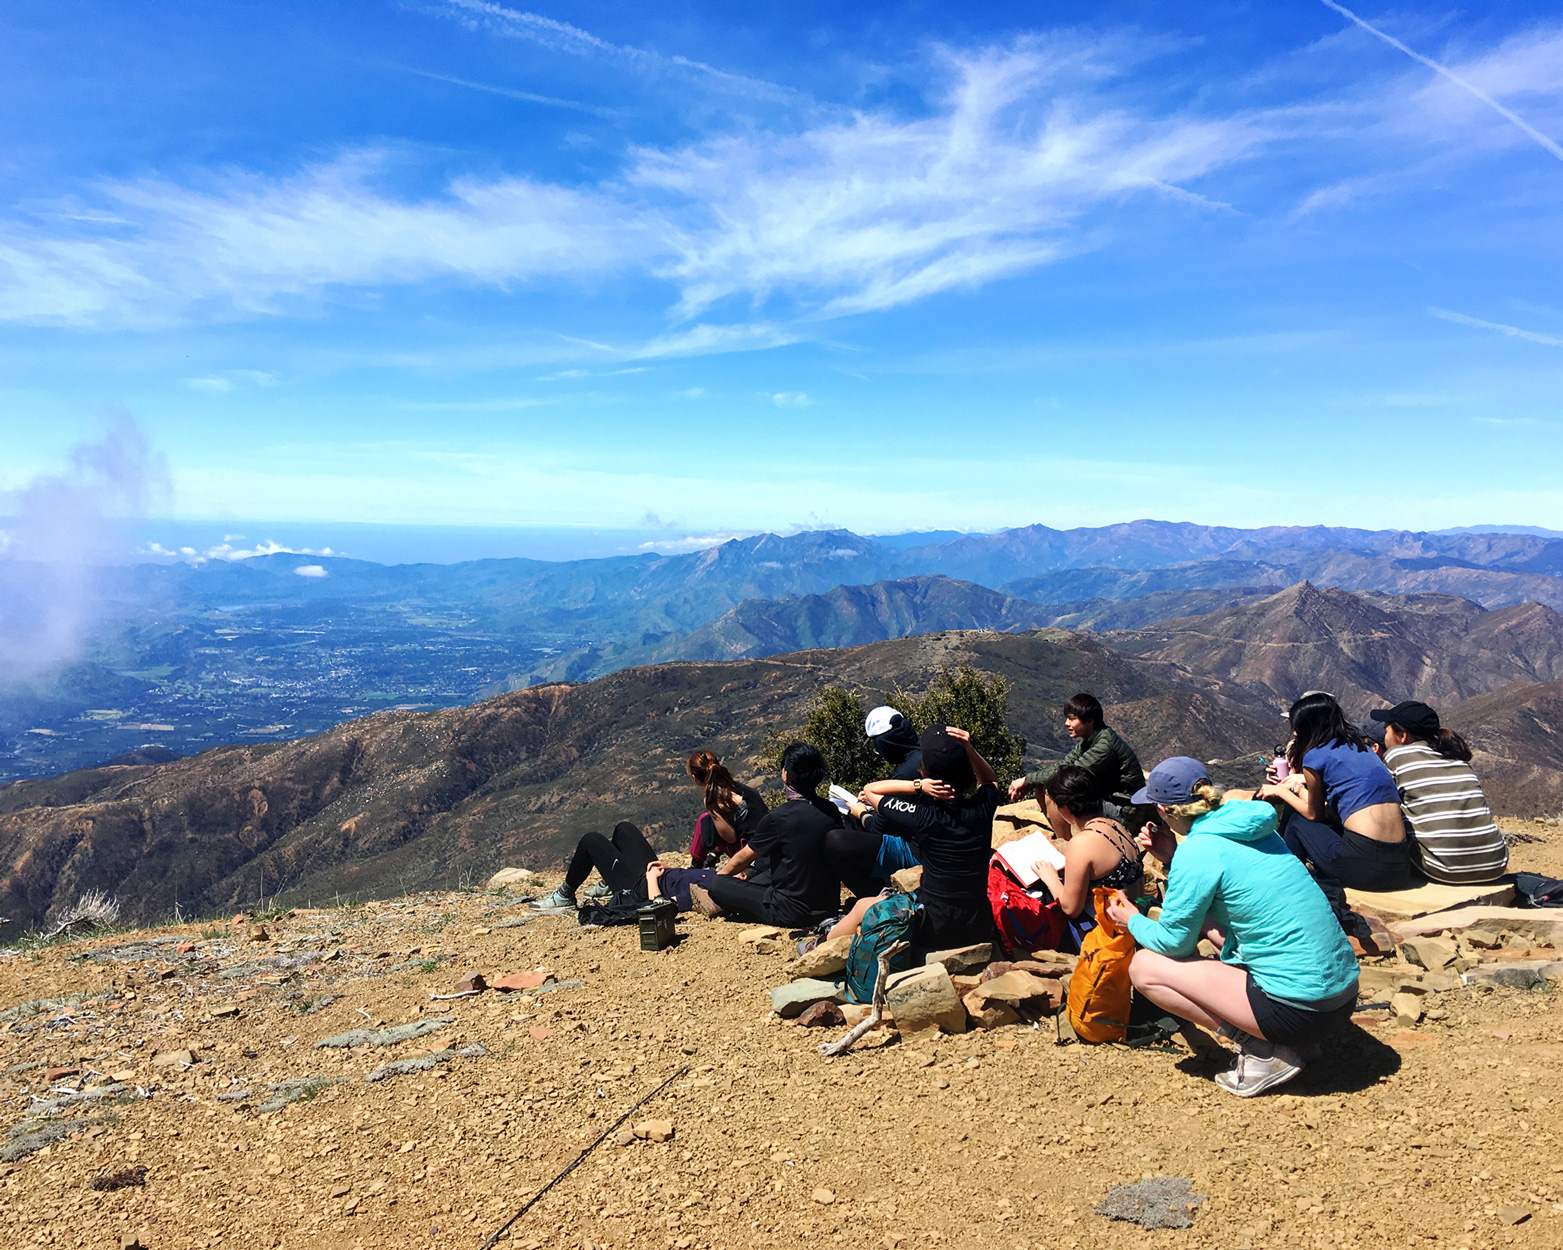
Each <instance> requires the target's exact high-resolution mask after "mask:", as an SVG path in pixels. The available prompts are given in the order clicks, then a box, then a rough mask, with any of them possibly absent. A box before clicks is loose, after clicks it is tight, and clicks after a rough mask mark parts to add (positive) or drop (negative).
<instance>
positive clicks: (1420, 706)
mask: <svg viewBox="0 0 1563 1250" xmlns="http://www.w3.org/2000/svg"><path fill="white" fill-rule="evenodd" d="M1368 715H1369V716H1371V717H1372V718H1373V719H1374V720H1377V721H1383V722H1384V724H1386V725H1393V726H1394V727H1395V728H1396V729H1404V730H1405V731H1406V732H1407V733H1411V734H1415V735H1416V736H1417V737H1419V738H1431V737H1432V736H1433V735H1434V734H1435V733H1437V732H1438V731H1439V729H1440V728H1442V726H1440V725H1439V723H1438V713H1437V712H1435V711H1433V709H1432V708H1430V707H1428V706H1427V704H1425V703H1418V702H1417V701H1416V700H1415V699H1407V700H1406V701H1405V702H1404V703H1397V704H1395V706H1394V707H1389V708H1379V709H1378V711H1376V712H1369V713H1368Z"/></svg>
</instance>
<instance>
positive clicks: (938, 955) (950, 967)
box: [923, 942, 993, 976]
mask: <svg viewBox="0 0 1563 1250" xmlns="http://www.w3.org/2000/svg"><path fill="white" fill-rule="evenodd" d="M992 962H993V943H991V942H979V943H977V945H975V946H958V947H956V948H954V949H953V950H947V951H930V952H929V953H928V955H927V957H926V958H925V959H924V960H923V963H924V964H943V965H944V970H945V971H946V972H948V973H949V974H950V975H951V976H954V975H956V974H957V973H970V972H980V971H981V970H982V969H983V968H985V967H987V966H988V965H989V964H990V963H992Z"/></svg>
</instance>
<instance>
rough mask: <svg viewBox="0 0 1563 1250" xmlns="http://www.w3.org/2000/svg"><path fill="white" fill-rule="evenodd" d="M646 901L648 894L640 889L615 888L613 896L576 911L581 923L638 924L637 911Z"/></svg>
mask: <svg viewBox="0 0 1563 1250" xmlns="http://www.w3.org/2000/svg"><path fill="white" fill-rule="evenodd" d="M645 903H646V896H645V895H644V894H642V893H641V892H640V891H638V890H615V891H614V892H613V896H612V897H611V898H608V899H606V900H604V901H602V902H600V903H590V904H588V905H587V906H585V907H582V908H581V909H580V910H579V911H577V912H576V913H575V918H576V921H577V922H578V923H580V924H596V925H602V926H604V927H608V926H611V925H617V924H638V923H640V917H639V916H638V915H636V914H635V913H636V912H638V911H639V910H640V908H642V907H643V906H645Z"/></svg>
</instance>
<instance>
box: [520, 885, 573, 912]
mask: <svg viewBox="0 0 1563 1250" xmlns="http://www.w3.org/2000/svg"><path fill="white" fill-rule="evenodd" d="M527 906H528V907H530V908H531V909H532V910H533V911H548V912H568V911H574V910H575V891H573V890H567V889H566V888H565V887H564V886H560V887H559V888H558V889H557V890H555V891H554V892H553V893H552V894H545V895H543V897H542V898H534V899H533V900H532V901H531V902H530V903H528V904H527Z"/></svg>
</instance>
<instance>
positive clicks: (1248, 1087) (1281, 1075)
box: [1216, 1046, 1303, 1098]
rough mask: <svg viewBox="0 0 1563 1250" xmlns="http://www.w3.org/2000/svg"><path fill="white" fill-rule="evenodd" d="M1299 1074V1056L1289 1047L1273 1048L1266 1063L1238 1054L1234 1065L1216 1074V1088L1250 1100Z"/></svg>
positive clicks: (1300, 1058) (1247, 1053) (1242, 1053)
mask: <svg viewBox="0 0 1563 1250" xmlns="http://www.w3.org/2000/svg"><path fill="white" fill-rule="evenodd" d="M1302 1070H1303V1062H1302V1056H1301V1055H1299V1054H1298V1053H1297V1052H1296V1051H1295V1050H1293V1049H1292V1048H1291V1047H1290V1046H1277V1047H1276V1048H1275V1054H1274V1055H1272V1056H1271V1057H1270V1058H1269V1059H1261V1058H1259V1057H1258V1056H1257V1055H1253V1054H1250V1053H1249V1052H1248V1051H1247V1050H1240V1051H1238V1052H1237V1062H1236V1063H1234V1064H1233V1065H1232V1067H1231V1069H1230V1070H1229V1071H1226V1072H1218V1073H1216V1084H1217V1085H1219V1086H1221V1088H1222V1089H1224V1090H1226V1092H1227V1093H1229V1094H1236V1095H1237V1096H1238V1097H1239V1098H1252V1097H1253V1096H1254V1095H1255V1094H1262V1093H1264V1092H1265V1091H1266V1090H1267V1089H1274V1088H1275V1087H1276V1086H1277V1085H1285V1084H1286V1082H1287V1081H1289V1080H1291V1079H1292V1078H1293V1077H1294V1076H1296V1075H1297V1074H1298V1073H1299V1072H1301V1071H1302Z"/></svg>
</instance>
